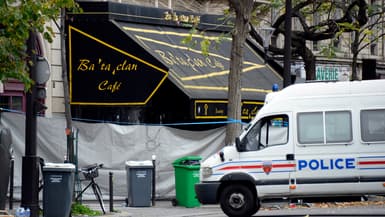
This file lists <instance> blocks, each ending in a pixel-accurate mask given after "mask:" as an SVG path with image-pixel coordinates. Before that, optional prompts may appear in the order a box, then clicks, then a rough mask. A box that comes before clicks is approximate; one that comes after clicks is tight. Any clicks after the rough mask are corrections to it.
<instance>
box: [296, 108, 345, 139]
mask: <svg viewBox="0 0 385 217" xmlns="http://www.w3.org/2000/svg"><path fill="white" fill-rule="evenodd" d="M297 123H298V141H299V143H301V144H334V143H347V142H351V141H352V118H351V113H350V111H327V112H302V113H298V116H297Z"/></svg>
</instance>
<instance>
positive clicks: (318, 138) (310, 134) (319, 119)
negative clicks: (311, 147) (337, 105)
mask: <svg viewBox="0 0 385 217" xmlns="http://www.w3.org/2000/svg"><path fill="white" fill-rule="evenodd" d="M323 132H324V131H323V115H322V112H309V113H299V114H298V141H299V142H300V143H324V135H323V134H324V133H323Z"/></svg>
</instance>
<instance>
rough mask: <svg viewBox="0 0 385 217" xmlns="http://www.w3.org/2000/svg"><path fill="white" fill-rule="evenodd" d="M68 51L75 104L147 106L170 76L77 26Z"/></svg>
mask: <svg viewBox="0 0 385 217" xmlns="http://www.w3.org/2000/svg"><path fill="white" fill-rule="evenodd" d="M127 43H129V41H128V38H127ZM69 52H70V53H69V84H70V103H71V104H72V105H74V104H78V105H145V104H146V103H147V102H148V101H149V99H150V98H151V96H152V95H153V94H154V93H155V92H156V90H157V89H158V88H159V87H160V85H161V84H162V82H163V81H164V80H165V79H166V78H167V75H168V72H167V71H166V70H165V69H162V68H159V67H158V66H155V65H153V64H151V63H148V62H146V61H145V60H143V59H140V58H138V57H137V56H135V55H133V54H132V53H131V52H129V51H126V50H122V49H120V48H119V47H115V46H112V45H111V44H109V43H107V42H105V41H103V40H102V39H99V38H96V37H94V36H92V35H91V34H89V33H87V32H85V31H83V30H81V29H78V28H75V27H74V26H69Z"/></svg>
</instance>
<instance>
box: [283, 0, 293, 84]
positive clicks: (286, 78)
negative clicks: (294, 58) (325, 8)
mask: <svg viewBox="0 0 385 217" xmlns="http://www.w3.org/2000/svg"><path fill="white" fill-rule="evenodd" d="M291 7H292V6H291V0H286V4H285V8H286V14H285V47H284V49H285V55H284V62H283V87H287V86H289V85H290V84H291V77H290V69H291V13H292V12H291V11H292V9H291Z"/></svg>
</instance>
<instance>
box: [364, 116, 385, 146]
mask: <svg viewBox="0 0 385 217" xmlns="http://www.w3.org/2000/svg"><path fill="white" fill-rule="evenodd" d="M361 137H362V141H364V142H378V141H385V110H384V109H380V110H366V111H361Z"/></svg>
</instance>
